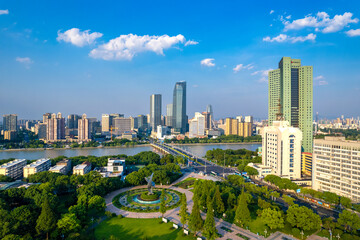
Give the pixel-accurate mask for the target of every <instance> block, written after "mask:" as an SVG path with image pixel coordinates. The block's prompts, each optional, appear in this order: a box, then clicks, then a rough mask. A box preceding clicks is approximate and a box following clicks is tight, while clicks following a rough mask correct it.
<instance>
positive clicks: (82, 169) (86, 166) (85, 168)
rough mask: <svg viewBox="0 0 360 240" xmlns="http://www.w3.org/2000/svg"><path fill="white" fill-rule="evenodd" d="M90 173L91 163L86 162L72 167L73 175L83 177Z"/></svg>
mask: <svg viewBox="0 0 360 240" xmlns="http://www.w3.org/2000/svg"><path fill="white" fill-rule="evenodd" d="M90 171H91V163H90V162H88V161H86V162H83V163H82V164H79V165H76V166H74V167H73V174H74V175H85V174H87V173H89V172H90Z"/></svg>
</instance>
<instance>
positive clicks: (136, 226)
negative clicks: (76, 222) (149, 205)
mask: <svg viewBox="0 0 360 240" xmlns="http://www.w3.org/2000/svg"><path fill="white" fill-rule="evenodd" d="M171 227H172V223H161V224H160V219H156V218H152V219H136V218H118V217H114V218H111V219H108V220H105V221H103V222H102V223H100V225H99V226H97V227H96V229H95V237H96V239H97V240H103V239H104V240H108V239H109V238H110V236H111V235H113V236H114V237H116V238H117V239H132V240H136V239H139V240H143V239H148V240H151V239H154V240H155V239H156V240H172V239H176V240H189V239H194V238H193V237H190V236H183V233H182V228H179V229H171Z"/></svg>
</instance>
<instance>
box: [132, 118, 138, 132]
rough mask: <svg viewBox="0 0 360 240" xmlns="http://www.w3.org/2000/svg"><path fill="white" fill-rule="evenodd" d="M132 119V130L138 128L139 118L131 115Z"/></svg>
mask: <svg viewBox="0 0 360 240" xmlns="http://www.w3.org/2000/svg"><path fill="white" fill-rule="evenodd" d="M130 120H131V130H134V129H138V128H139V127H138V126H139V125H138V122H139V121H138V118H137V117H130Z"/></svg>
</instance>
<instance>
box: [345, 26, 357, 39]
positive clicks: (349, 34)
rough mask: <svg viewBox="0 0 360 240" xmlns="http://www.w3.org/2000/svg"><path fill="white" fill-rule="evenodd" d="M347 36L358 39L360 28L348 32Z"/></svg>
mask: <svg viewBox="0 0 360 240" xmlns="http://www.w3.org/2000/svg"><path fill="white" fill-rule="evenodd" d="M346 35H348V36H349V37H357V36H360V28H359V29H351V30H349V31H347V32H346Z"/></svg>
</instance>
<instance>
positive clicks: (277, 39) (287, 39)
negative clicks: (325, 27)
mask: <svg viewBox="0 0 360 240" xmlns="http://www.w3.org/2000/svg"><path fill="white" fill-rule="evenodd" d="M315 39H316V34H313V33H309V34H308V35H306V36H298V37H290V36H288V35H286V34H279V35H278V36H276V37H273V38H271V37H269V36H267V37H264V38H263V41H264V42H279V43H283V42H291V43H296V42H305V41H315Z"/></svg>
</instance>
